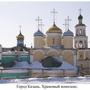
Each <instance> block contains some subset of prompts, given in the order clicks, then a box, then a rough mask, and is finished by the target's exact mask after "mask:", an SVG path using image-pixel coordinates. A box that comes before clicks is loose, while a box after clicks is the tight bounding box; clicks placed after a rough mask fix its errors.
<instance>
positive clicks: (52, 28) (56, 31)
mask: <svg viewBox="0 0 90 90" xmlns="http://www.w3.org/2000/svg"><path fill="white" fill-rule="evenodd" d="M47 33H62V30H61V29H60V28H59V27H57V26H56V25H55V24H53V26H52V27H51V28H49V29H48V31H47Z"/></svg>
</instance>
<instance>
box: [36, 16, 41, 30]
mask: <svg viewBox="0 0 90 90" xmlns="http://www.w3.org/2000/svg"><path fill="white" fill-rule="evenodd" d="M36 21H37V22H38V30H40V28H39V26H40V21H42V19H40V17H39V16H38V18H37V19H36Z"/></svg>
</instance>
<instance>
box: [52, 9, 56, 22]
mask: <svg viewBox="0 0 90 90" xmlns="http://www.w3.org/2000/svg"><path fill="white" fill-rule="evenodd" d="M51 13H52V14H53V23H54V24H55V15H56V14H57V11H56V10H55V8H54V9H53V11H51Z"/></svg>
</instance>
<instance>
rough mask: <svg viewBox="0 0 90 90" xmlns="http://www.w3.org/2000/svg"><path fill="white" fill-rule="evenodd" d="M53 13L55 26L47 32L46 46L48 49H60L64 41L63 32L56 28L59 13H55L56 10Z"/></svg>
mask: <svg viewBox="0 0 90 90" xmlns="http://www.w3.org/2000/svg"><path fill="white" fill-rule="evenodd" d="M52 13H53V26H52V27H50V28H49V29H48V31H47V32H46V34H47V37H46V45H47V47H52V46H55V47H57V46H58V47H60V46H61V45H62V41H61V39H62V30H61V29H60V28H59V27H57V26H56V23H55V14H56V13H57V12H56V11H55V9H53V11H52Z"/></svg>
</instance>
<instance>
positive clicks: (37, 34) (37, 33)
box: [34, 30, 44, 37]
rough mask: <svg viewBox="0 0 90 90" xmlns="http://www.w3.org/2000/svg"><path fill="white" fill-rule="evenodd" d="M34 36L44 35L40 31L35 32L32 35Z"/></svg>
mask: <svg viewBox="0 0 90 90" xmlns="http://www.w3.org/2000/svg"><path fill="white" fill-rule="evenodd" d="M34 36H42V37H43V36H44V34H43V33H42V32H41V31H40V30H38V31H37V32H35V33H34Z"/></svg>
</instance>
